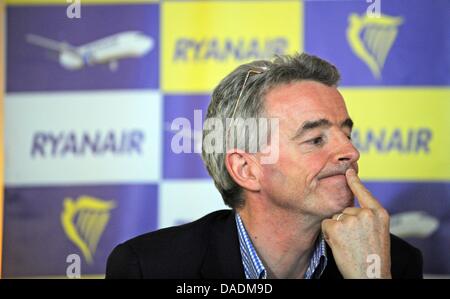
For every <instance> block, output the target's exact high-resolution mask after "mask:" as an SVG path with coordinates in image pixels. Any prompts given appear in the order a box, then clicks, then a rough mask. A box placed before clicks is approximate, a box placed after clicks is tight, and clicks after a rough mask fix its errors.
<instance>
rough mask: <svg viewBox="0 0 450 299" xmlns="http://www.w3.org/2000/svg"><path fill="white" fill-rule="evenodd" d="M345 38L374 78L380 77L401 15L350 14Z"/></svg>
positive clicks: (399, 23)
mask: <svg viewBox="0 0 450 299" xmlns="http://www.w3.org/2000/svg"><path fill="white" fill-rule="evenodd" d="M348 21H349V24H348V28H347V40H348V42H349V44H350V47H351V48H352V50H353V52H354V53H355V55H356V56H358V57H359V58H360V59H361V60H362V61H364V63H365V64H366V65H367V66H368V67H369V69H370V71H371V72H372V74H373V76H374V77H375V78H376V79H380V78H381V72H382V70H383V66H384V63H385V61H386V57H387V56H388V54H389V51H390V50H391V48H392V45H393V44H394V42H395V39H396V37H397V34H398V27H399V26H400V25H401V24H402V23H403V19H402V18H401V17H391V16H387V15H381V16H380V17H379V18H373V17H369V16H367V15H364V16H361V17H360V16H358V15H357V14H351V15H350V16H349V18H348Z"/></svg>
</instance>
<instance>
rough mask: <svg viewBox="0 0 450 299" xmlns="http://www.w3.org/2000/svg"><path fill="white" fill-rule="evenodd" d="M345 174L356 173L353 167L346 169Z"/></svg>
mask: <svg viewBox="0 0 450 299" xmlns="http://www.w3.org/2000/svg"><path fill="white" fill-rule="evenodd" d="M347 175H356V172H355V170H354V169H353V168H349V169H347Z"/></svg>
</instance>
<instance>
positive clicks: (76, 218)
mask: <svg viewBox="0 0 450 299" xmlns="http://www.w3.org/2000/svg"><path fill="white" fill-rule="evenodd" d="M63 206H64V209H63V212H62V213H61V223H62V226H63V228H64V231H65V233H66V235H67V237H68V238H69V240H70V241H72V242H73V243H74V244H75V245H76V246H77V247H78V248H79V249H80V251H81V252H82V253H83V256H84V258H85V259H86V261H87V263H88V264H92V262H93V256H94V254H95V251H96V249H97V245H98V241H99V240H100V237H101V235H102V233H103V231H104V230H105V227H106V225H107V224H108V221H109V218H110V211H111V210H112V209H113V208H115V206H116V204H115V202H113V201H106V200H101V199H98V198H95V197H91V196H86V195H82V196H80V197H78V200H73V199H71V198H65V199H64V203H63Z"/></svg>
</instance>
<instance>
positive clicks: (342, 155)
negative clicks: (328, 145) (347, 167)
mask: <svg viewBox="0 0 450 299" xmlns="http://www.w3.org/2000/svg"><path fill="white" fill-rule="evenodd" d="M336 149H337V150H336V154H335V162H336V163H338V164H340V163H343V162H344V163H347V164H352V163H355V162H357V161H358V160H359V151H358V149H357V148H356V147H355V146H354V145H353V143H352V141H351V140H350V139H348V137H347V136H344V137H343V138H340V139H339V144H338V145H337V147H336Z"/></svg>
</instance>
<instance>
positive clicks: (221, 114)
mask: <svg viewBox="0 0 450 299" xmlns="http://www.w3.org/2000/svg"><path fill="white" fill-rule="evenodd" d="M251 70H257V71H258V72H259V73H254V74H251V75H250V76H248V80H247V82H246V87H245V89H244V90H243V93H242V95H241V98H240V102H239V105H238V106H237V108H236V101H237V99H238V97H239V93H240V92H241V89H242V86H243V84H244V80H245V78H246V76H247V75H248V73H249V71H251ZM339 79H340V75H339V72H338V70H337V68H336V67H335V66H334V65H332V64H330V63H329V62H327V61H325V60H322V59H320V58H319V57H316V56H313V55H309V54H306V53H302V54H295V55H292V56H290V55H282V56H276V57H275V59H274V60H273V61H269V60H257V61H253V62H250V63H247V64H243V65H240V66H239V67H237V68H236V69H235V70H234V71H233V72H231V73H230V74H229V75H228V76H226V77H225V78H224V79H223V80H222V81H221V82H220V83H219V85H217V87H216V88H215V89H214V91H213V94H212V98H211V102H210V104H209V106H208V112H207V115H206V117H207V119H209V118H215V119H222V120H225V119H226V118H231V117H232V115H233V110H234V109H235V108H236V112H235V115H234V119H237V118H241V119H248V118H259V117H263V114H264V102H265V101H264V98H265V95H266V94H267V93H268V92H269V91H270V90H271V89H273V88H274V87H276V86H279V85H282V84H288V83H290V82H294V81H302V80H311V81H317V82H320V83H323V84H325V85H327V86H335V85H337V84H338V82H339ZM209 130H210V129H207V128H206V126H205V127H204V128H203V141H205V136H206V135H207V134H208V132H209ZM225 155H226V152H224V151H221V152H208V151H206V150H205V146H203V149H202V157H203V161H204V162H205V165H206V168H207V170H208V172H209V174H210V175H211V177H212V178H213V180H214V184H215V185H216V188H217V189H218V190H219V192H220V194H221V195H222V198H223V200H224V202H225V204H226V205H228V206H229V207H231V208H233V209H236V208H239V207H242V206H243V205H244V198H243V197H242V188H241V187H240V186H239V185H238V184H237V183H236V182H235V181H234V180H233V179H232V177H231V176H230V174H229V173H228V170H227V168H226V166H225Z"/></svg>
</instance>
